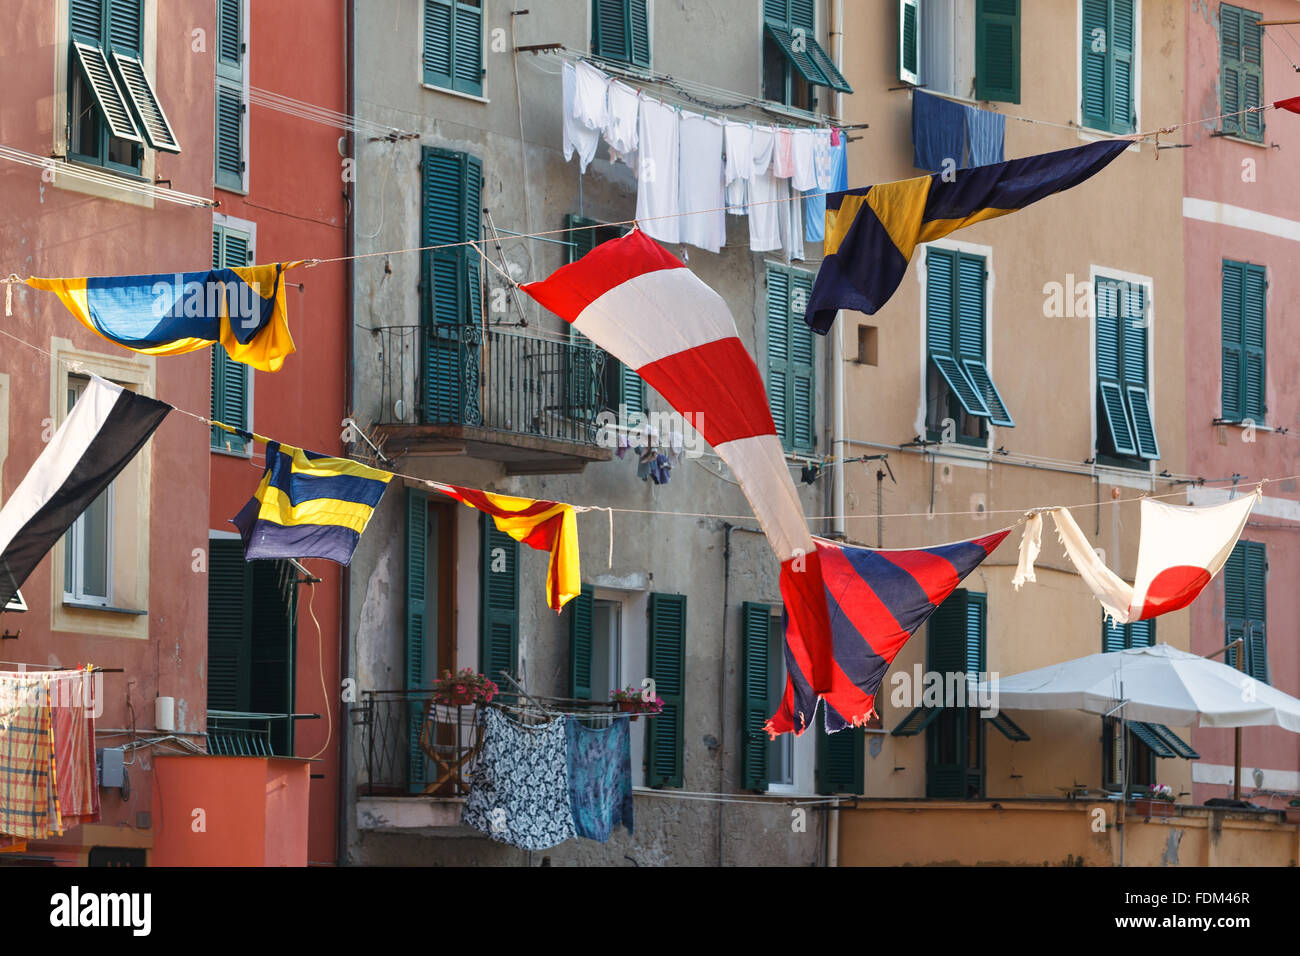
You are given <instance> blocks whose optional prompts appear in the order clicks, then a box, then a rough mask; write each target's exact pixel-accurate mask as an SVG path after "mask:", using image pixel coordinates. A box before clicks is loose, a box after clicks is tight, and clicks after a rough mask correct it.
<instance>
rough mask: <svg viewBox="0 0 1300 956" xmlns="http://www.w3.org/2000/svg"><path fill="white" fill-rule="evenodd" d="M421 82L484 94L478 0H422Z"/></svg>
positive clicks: (480, 16)
mask: <svg viewBox="0 0 1300 956" xmlns="http://www.w3.org/2000/svg"><path fill="white" fill-rule="evenodd" d="M423 44H424V50H423V55H424V82H425V83H427V84H429V85H430V86H441V87H443V88H445V89H449V90H456V91H458V92H461V93H468V94H470V95H471V96H482V95H483V9H482V6H481V0H469V2H463V0H424V36H423Z"/></svg>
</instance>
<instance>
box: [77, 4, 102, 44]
mask: <svg viewBox="0 0 1300 956" xmlns="http://www.w3.org/2000/svg"><path fill="white" fill-rule="evenodd" d="M68 25H69V27H70V28H71V32H72V36H73V38H74V39H78V40H86V41H87V42H90V43H99V42H100V41H101V40H102V39H103V36H104V5H103V2H102V0H69V3H68Z"/></svg>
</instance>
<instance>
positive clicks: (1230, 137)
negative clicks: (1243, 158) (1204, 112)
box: [1210, 130, 1268, 149]
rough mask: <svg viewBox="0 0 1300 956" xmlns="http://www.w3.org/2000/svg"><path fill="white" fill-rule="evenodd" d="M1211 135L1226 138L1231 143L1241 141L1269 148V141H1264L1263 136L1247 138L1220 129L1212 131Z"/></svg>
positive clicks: (1216, 137) (1243, 144) (1261, 147)
mask: <svg viewBox="0 0 1300 956" xmlns="http://www.w3.org/2000/svg"><path fill="white" fill-rule="evenodd" d="M1210 135H1211V136H1213V137H1214V138H1215V139H1222V140H1226V141H1227V142H1229V143H1239V144H1241V145H1242V146H1254V147H1256V148H1257V149H1268V143H1266V142H1264V140H1263V139H1262V138H1261V139H1247V138H1246V137H1244V136H1237V135H1235V134H1233V133H1224V132H1222V131H1219V130H1216V131H1215V132H1213V133H1211V134H1210Z"/></svg>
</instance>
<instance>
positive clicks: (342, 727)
mask: <svg viewBox="0 0 1300 956" xmlns="http://www.w3.org/2000/svg"><path fill="white" fill-rule="evenodd" d="M356 14H357V10H356V0H344V2H343V17H344V22H345V24H346V28H345V30H344V40H343V84H344V86H345V87H346V94H345V99H346V101H347V106H346V107H345V108H344V111H345V112H346V113H347V114H348V116H352V115H354V113H355V112H356V92H355V90H354V89H353V72H354V71H353V47H354V41H355V38H356V32H355V30H356ZM346 137H347V149H346V150H345V151H346V152H347V154H348V156H350V157H352V160H353V163H354V169H355V162H356V156H355V150H356V142H357V141H356V134H355V133H353V131H352V130H348V131H347V133H346ZM355 180H356V177H355V176H353V177H351V178H350V179H349V181H348V183H347V184H346V189H347V210H346V211H347V215H346V217H345V218H344V243H345V254H346V255H348V256H352V255H354V254H355V253H356V241H355V237H354V235H353V219H354V215H353V210H354V209H355V208H356V201H357V192H356V182H355ZM355 278H356V260H355V259H351V258H349V259H348V260H347V262H346V264H345V266H344V269H343V308H344V319H345V321H344V329H343V344H344V354H345V355H346V356H347V359H346V365H345V367H344V369H343V395H344V399H345V402H346V406H347V408H346V413H347V414H351V413H352V412H353V410H354V409H353V394H352V393H353V389H354V384H355V383H354V381H353V376H354V371H355V370H354V368H353V359H354V356H353V351H352V330H353V328H354V325H355V320H356V316H355V306H354V304H353V288H354V281H355ZM339 590H340V591H341V592H342V593H341V594H340V595H339V631H338V634H339V685H340V686H342V683H343V681H345V680H347V678H348V670H349V668H350V667H351V660H350V657H351V655H350V654H349V646H348V645H349V643H350V641H351V620H352V600H351V595H352V569H351V568H349V567H345V568H343V573H342V574H341V575H339ZM348 716H349V715H348V704H347V702H346V701H345V700H344V699H343V695H342V694H339V769H338V776H339V782H338V823H337V825H336V828H335V835H334V844H335V847H334V851H335V863H336V865H338V866H344V865H345V864H346V863H347V855H348V818H349V815H350V814H349V807H348V799H349V791H350V788H349V787H348V781H349V780H350V779H351V776H352V774H351V767H350V766H349V764H348V760H349V756H350V755H349V752H348V743H349V737H350V734H349V731H348V728H349V726H350V724H349V722H348Z"/></svg>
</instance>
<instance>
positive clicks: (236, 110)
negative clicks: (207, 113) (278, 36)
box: [213, 0, 248, 189]
mask: <svg viewBox="0 0 1300 956" xmlns="http://www.w3.org/2000/svg"><path fill="white" fill-rule="evenodd" d="M245 30H246V26H245V24H244V22H243V3H242V2H241V0H217V93H216V96H217V101H216V124H217V127H216V142H215V144H214V147H213V153H214V156H215V160H216V174H215V175H216V183H217V185H218V186H220V187H222V188H223V189H243V188H244V163H245V159H244V123H245V122H246V118H247V115H248V109H247V106H246V105H245V104H244V50H245V40H244V35H245Z"/></svg>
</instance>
